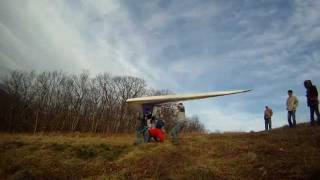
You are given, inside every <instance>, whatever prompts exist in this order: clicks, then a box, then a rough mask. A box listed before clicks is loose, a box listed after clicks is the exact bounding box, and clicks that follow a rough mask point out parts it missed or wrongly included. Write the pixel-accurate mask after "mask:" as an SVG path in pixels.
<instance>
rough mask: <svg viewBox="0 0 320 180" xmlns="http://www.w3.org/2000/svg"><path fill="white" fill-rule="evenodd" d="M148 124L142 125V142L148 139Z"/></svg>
mask: <svg viewBox="0 0 320 180" xmlns="http://www.w3.org/2000/svg"><path fill="white" fill-rule="evenodd" d="M148 129H149V128H148V126H144V129H143V138H144V142H145V143H147V142H149V141H150V137H149V131H148Z"/></svg>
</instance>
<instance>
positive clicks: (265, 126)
mask: <svg viewBox="0 0 320 180" xmlns="http://www.w3.org/2000/svg"><path fill="white" fill-rule="evenodd" d="M264 129H265V130H266V131H267V130H268V119H267V118H264Z"/></svg>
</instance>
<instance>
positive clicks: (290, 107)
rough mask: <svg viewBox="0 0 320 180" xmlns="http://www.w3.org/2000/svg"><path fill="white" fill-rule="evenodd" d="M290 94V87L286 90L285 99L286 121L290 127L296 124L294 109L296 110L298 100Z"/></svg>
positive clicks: (291, 92)
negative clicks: (286, 95) (286, 97)
mask: <svg viewBox="0 0 320 180" xmlns="http://www.w3.org/2000/svg"><path fill="white" fill-rule="evenodd" d="M292 94H293V91H292V90H291V89H290V90H288V99H287V111H288V123H289V126H290V127H295V126H296V110H297V107H298V104H299V101H298V98H297V97H296V96H294V95H292ZM291 119H292V121H291Z"/></svg>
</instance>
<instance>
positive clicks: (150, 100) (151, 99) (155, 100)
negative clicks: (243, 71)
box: [127, 89, 251, 105]
mask: <svg viewBox="0 0 320 180" xmlns="http://www.w3.org/2000/svg"><path fill="white" fill-rule="evenodd" d="M248 91H251V89H246V90H233V91H215V92H207V93H193V94H175V95H164V96H148V97H139V98H131V99H128V100H127V103H128V104H136V105H143V104H162V103H168V102H177V101H187V100H196V99H205V98H210V97H218V96H226V95H231V94H238V93H245V92H248Z"/></svg>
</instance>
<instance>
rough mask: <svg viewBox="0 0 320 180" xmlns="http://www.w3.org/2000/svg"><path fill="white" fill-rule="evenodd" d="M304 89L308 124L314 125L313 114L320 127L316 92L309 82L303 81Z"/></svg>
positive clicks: (315, 88)
mask: <svg viewBox="0 0 320 180" xmlns="http://www.w3.org/2000/svg"><path fill="white" fill-rule="evenodd" d="M304 87H305V88H306V90H307V92H306V93H307V94H306V96H307V104H308V106H309V108H310V123H311V125H313V124H314V114H316V116H317V123H318V125H320V114H319V100H318V90H317V87H316V86H314V85H313V84H312V82H311V80H305V81H304Z"/></svg>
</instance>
